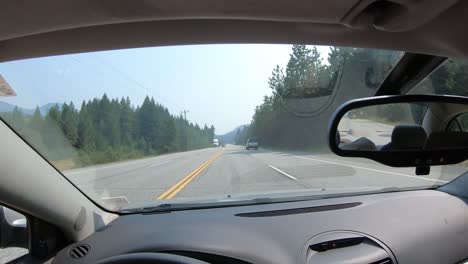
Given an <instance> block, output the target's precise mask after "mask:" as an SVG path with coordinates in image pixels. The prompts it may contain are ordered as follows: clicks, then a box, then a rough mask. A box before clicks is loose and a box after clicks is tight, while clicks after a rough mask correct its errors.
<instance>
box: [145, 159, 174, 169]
mask: <svg viewBox="0 0 468 264" xmlns="http://www.w3.org/2000/svg"><path fill="white" fill-rule="evenodd" d="M168 162H169V160H166V161H163V162H160V163H156V164H153V165H151V166H149V167H150V168H151V167H154V166H159V165H162V164H164V163H168Z"/></svg>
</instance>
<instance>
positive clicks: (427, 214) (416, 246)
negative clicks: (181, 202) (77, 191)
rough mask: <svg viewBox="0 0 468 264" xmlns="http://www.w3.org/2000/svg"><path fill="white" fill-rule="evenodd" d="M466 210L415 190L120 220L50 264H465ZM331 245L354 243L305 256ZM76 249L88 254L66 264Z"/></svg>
mask: <svg viewBox="0 0 468 264" xmlns="http://www.w3.org/2000/svg"><path fill="white" fill-rule="evenodd" d="M467 203H468V201H467V200H464V199H463V198H459V197H457V196H453V195H450V194H447V193H445V192H442V191H437V190H421V191H405V192H393V193H381V194H371V195H361V196H353V197H343V198H330V199H321V200H310V201H302V202H287V203H277V204H264V205H251V206H239V207H226V208H214V209H200V210H187V211H174V212H167V213H153V214H134V215H124V216H121V217H119V218H117V219H116V220H114V221H113V222H112V223H110V224H109V225H108V226H106V227H105V228H104V229H102V230H99V231H98V232H96V233H94V234H93V235H91V236H90V237H88V238H86V239H84V240H83V241H80V242H78V243H76V244H72V245H70V246H69V247H67V248H65V249H63V250H62V251H60V252H59V253H58V254H57V256H56V258H55V260H54V263H94V262H96V261H99V260H102V259H104V258H108V257H112V256H117V255H122V254H129V253H139V252H140V253H143V252H146V253H148V252H166V253H167V252H169V253H173V254H181V255H183V254H189V255H190V254H191V253H192V254H194V256H195V257H197V256H198V258H199V259H201V260H204V261H207V262H209V263H214V262H216V261H211V262H210V261H209V258H208V257H206V259H204V258H205V257H203V256H223V257H225V259H224V260H223V259H222V258H221V261H218V262H219V263H222V262H225V263H227V262H229V261H231V262H230V263H307V262H308V263H311V262H313V263H427V264H429V263H434V264H441V263H460V262H461V261H463V260H464V259H466V258H468V207H467ZM333 237H336V238H338V240H339V241H351V240H352V241H353V242H352V243H355V242H356V241H358V240H359V241H360V243H358V244H356V245H351V246H346V247H339V246H338V248H336V249H329V250H325V251H322V252H321V251H320V249H318V250H316V251H314V250H312V251H310V250H311V248H312V247H311V245H312V244H313V243H315V242H314V241H318V244H317V243H315V245H319V244H320V243H321V242H324V241H325V242H326V241H331V240H330V239H332V240H333ZM352 237H354V238H352ZM359 237H360V238H359ZM346 238H351V240H340V239H346ZM353 239H354V240H353ZM359 241H358V242H359ZM77 245H78V246H79V245H86V246H88V251H87V252H86V254H85V255H84V256H82V257H80V258H72V257H70V250H71V249H73V248H74V247H76V246H77ZM325 246H326V245H325ZM335 246H336V245H335ZM198 253H199V254H198ZM197 254H198V255H197ZM360 254H361V255H360ZM379 254H380V255H379ZM385 254H387V255H385ZM371 255H372V256H374V257H375V258H374V260H375V259H376V258H377V259H378V258H380V260H378V261H377V262H371V261H374V260H373V259H372V256H371ZM385 256H387V257H385ZM212 259H216V258H212ZM218 260H219V259H218ZM356 261H358V262H356ZM379 261H381V262H379ZM383 261H387V262H383Z"/></svg>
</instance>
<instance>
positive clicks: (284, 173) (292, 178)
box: [268, 165, 298, 181]
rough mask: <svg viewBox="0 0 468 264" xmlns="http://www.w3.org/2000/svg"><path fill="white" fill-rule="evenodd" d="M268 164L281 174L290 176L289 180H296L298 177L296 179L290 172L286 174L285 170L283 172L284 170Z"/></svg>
mask: <svg viewBox="0 0 468 264" xmlns="http://www.w3.org/2000/svg"><path fill="white" fill-rule="evenodd" d="M268 166H269V167H270V168H272V169H274V170H275V171H277V172H279V173H281V174H283V175H284V176H286V177H288V178H290V179H291V180H294V181H298V179H297V178H296V177H294V176H292V175H290V174H287V173H286V172H284V171H282V170H280V169H278V168H276V167H274V166H271V165H268Z"/></svg>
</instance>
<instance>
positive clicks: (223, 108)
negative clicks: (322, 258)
mask: <svg viewBox="0 0 468 264" xmlns="http://www.w3.org/2000/svg"><path fill="white" fill-rule="evenodd" d="M401 56H402V53H401V52H396V51H386V50H373V49H358V48H343V47H328V46H305V45H259V44H252V45H249V44H236V45H233V44H229V45H227V44H226V45H187V46H170V47H153V48H140V49H129V50H117V51H105V52H94V53H83V54H72V55H64V56H54V57H45V58H38V59H29V60H21V61H12V62H6V63H2V64H0V75H1V79H0V82H1V86H2V89H0V92H1V93H0V112H1V114H0V116H1V118H2V120H3V121H4V122H6V123H7V124H8V125H9V126H10V127H11V128H13V129H14V130H15V131H16V132H17V133H18V134H19V135H20V136H21V137H23V138H24V139H25V140H26V141H27V142H28V143H29V144H30V145H31V146H32V147H33V148H34V149H35V150H36V151H37V152H39V153H40V154H41V155H42V156H43V157H44V158H45V159H47V160H48V161H49V162H50V163H51V164H52V165H53V166H54V167H55V168H56V169H57V170H59V171H60V172H61V173H62V174H63V175H64V176H65V177H67V178H68V179H69V180H70V181H72V182H73V183H74V184H75V185H76V186H77V187H78V188H79V189H81V190H82V191H83V192H84V193H85V194H86V195H87V196H88V197H90V198H91V199H93V200H94V201H96V202H97V203H98V204H100V205H101V206H103V207H105V208H107V209H109V210H117V211H118V210H128V209H132V208H134V209H135V210H137V211H138V210H143V209H142V208H150V207H153V206H158V205H162V204H165V205H166V206H167V204H173V205H174V204H179V205H180V204H183V206H185V207H192V206H197V205H199V204H203V203H205V202H214V203H222V202H226V201H228V202H233V203H236V202H242V201H248V200H252V199H255V198H271V199H274V198H282V199H284V198H295V197H315V196H317V197H318V196H320V197H323V196H327V195H340V194H341V195H348V194H350V193H351V194H352V193H360V192H382V191H388V190H392V188H393V189H395V188H396V189H398V188H403V189H404V188H430V187H433V186H437V185H441V184H444V183H446V182H448V181H450V180H452V179H454V178H455V177H457V176H459V175H460V174H461V173H464V172H465V167H463V166H461V165H457V166H442V167H435V168H433V169H432V170H431V174H429V175H426V176H424V177H422V176H416V175H415V171H414V168H393V167H387V166H384V165H381V164H379V163H376V162H373V161H370V160H365V159H355V158H342V157H338V156H335V155H334V154H332V153H331V152H330V151H329V149H328V146H327V142H328V141H327V124H328V121H329V119H330V116H331V115H332V113H333V112H334V111H335V110H336V108H337V107H338V106H340V105H341V104H342V103H344V102H346V101H348V100H350V99H355V98H361V97H368V96H372V95H373V94H374V93H375V91H376V89H377V87H378V86H379V84H380V83H381V82H382V81H383V79H384V78H385V77H386V75H387V74H388V73H389V72H390V71H391V69H392V68H393V67H394V65H395V64H396V63H397V62H398V60H399V59H400V57H401ZM454 78H455V77H454ZM392 111H398V109H394V110H392ZM410 121H412V122H417V120H416V119H412V120H410ZM382 122H384V123H385V124H384V125H387V126H389V125H394V124H393V123H392V120H383V121H382ZM408 122H409V121H408ZM384 125H382V126H384ZM360 129H365V127H360ZM347 131H349V129H348V130H347ZM376 137H379V140H381V141H382V142H386V141H388V139H389V137H390V135H389V133H384V132H382V133H379V134H378V135H376ZM249 138H250V140H249ZM218 142H219V144H218ZM246 142H260V143H261V144H257V145H252V146H250V145H246V144H245V143H246ZM18 158H20V157H18Z"/></svg>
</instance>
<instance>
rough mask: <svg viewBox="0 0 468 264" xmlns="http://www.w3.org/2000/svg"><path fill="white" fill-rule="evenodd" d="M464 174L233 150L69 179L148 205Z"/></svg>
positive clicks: (100, 193) (423, 182)
mask: <svg viewBox="0 0 468 264" xmlns="http://www.w3.org/2000/svg"><path fill="white" fill-rule="evenodd" d="M464 171H465V168H461V167H460V168H458V167H450V168H449V167H435V168H432V171H431V174H430V175H427V176H424V177H421V176H416V175H415V174H414V168H413V169H412V168H392V167H387V166H384V165H381V164H378V163H375V162H372V161H369V160H365V159H350V158H340V157H337V156H334V155H331V154H309V153H301V152H277V151H269V150H265V149H260V150H258V151H255V150H250V151H247V150H245V149H244V148H243V147H240V146H227V147H225V148H209V149H202V150H195V151H189V152H181V153H174V154H168V155H162V156H158V157H152V158H146V159H141V160H135V161H126V162H118V163H112V164H106V165H102V166H94V167H87V168H81V169H77V170H70V171H66V172H65V175H66V176H67V177H69V178H70V179H71V180H72V181H73V182H75V183H76V184H77V186H78V187H79V188H81V189H83V190H84V191H85V192H86V193H88V194H89V195H90V196H91V197H92V198H93V199H97V200H104V201H108V202H109V201H112V202H115V200H116V199H115V197H119V198H117V200H119V201H120V202H121V201H122V200H124V201H125V202H127V201H128V202H129V203H131V204H134V205H143V204H149V203H152V202H153V203H154V201H159V202H161V201H160V200H171V199H177V200H180V199H204V198H212V197H218V198H219V197H226V198H228V197H230V196H231V195H236V194H249V193H252V194H254V193H264V192H280V191H295V190H299V191H300V190H303V191H306V190H311V191H322V190H327V191H346V190H355V191H359V190H363V191H365V190H370V189H375V188H387V187H418V186H430V185H440V184H444V183H446V182H447V181H450V180H451V179H454V178H455V177H456V176H458V175H460V174H461V173H463V172H464ZM113 197H114V199H112V200H109V199H108V198H113Z"/></svg>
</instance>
